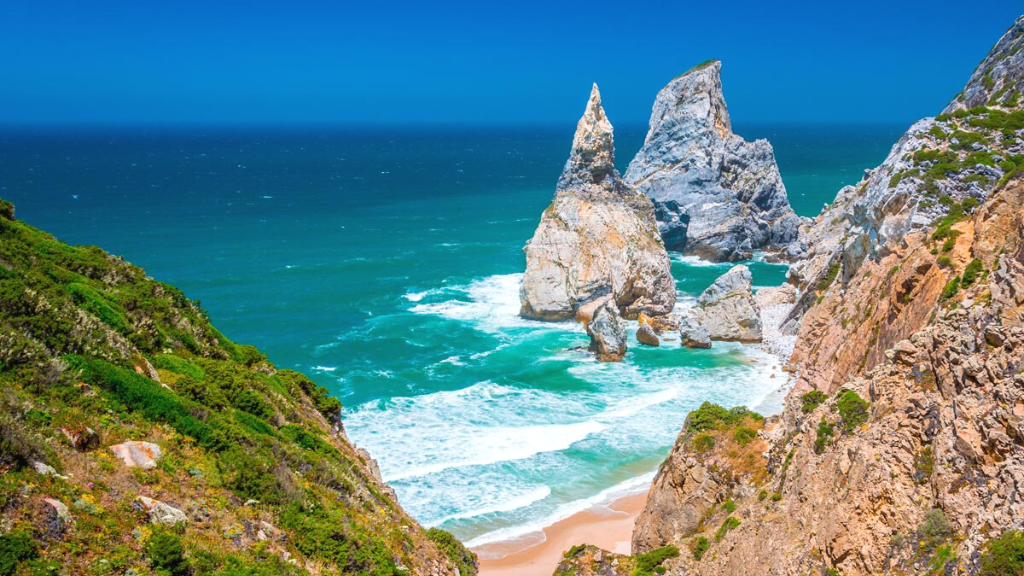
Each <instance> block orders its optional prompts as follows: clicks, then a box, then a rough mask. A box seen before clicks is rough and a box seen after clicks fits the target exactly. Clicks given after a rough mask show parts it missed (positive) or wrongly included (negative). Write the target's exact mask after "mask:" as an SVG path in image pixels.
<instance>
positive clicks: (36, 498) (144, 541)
mask: <svg viewBox="0 0 1024 576" xmlns="http://www.w3.org/2000/svg"><path fill="white" fill-rule="evenodd" d="M0 573H2V574H15V573H17V574H170V575H173V576H185V575H190V574H196V575H198V574H213V575H216V576H230V575H236V576H243V575H245V576H263V575H265V576H270V575H274V576H278V575H296V576H298V575H303V574H325V575H326V574H367V575H370V574H372V575H378V576H385V575H386V576H391V575H397V574H419V575H430V576H435V575H437V576H440V575H451V576H456V575H458V576H471V575H472V574H474V573H475V559H474V557H473V556H472V554H470V553H469V552H468V551H466V550H465V549H464V548H463V547H462V545H461V544H459V543H458V542H457V541H456V540H455V539H454V538H452V537H451V535H450V534H448V533H446V532H442V531H440V530H430V531H426V530H424V529H423V528H421V527H420V526H419V525H418V524H417V523H416V522H415V521H414V520H413V519H412V518H410V517H409V516H408V515H407V514H406V513H405V512H404V511H403V510H402V509H401V507H399V505H398V503H397V502H396V501H395V498H394V495H393V493H392V492H391V490H390V489H389V488H388V487H387V485H385V484H384V483H383V482H382V481H381V479H380V476H379V473H378V472H377V468H376V465H375V463H374V462H373V460H372V459H370V457H369V455H368V454H367V453H366V452H365V451H363V450H359V449H357V448H356V447H354V446H353V445H352V444H351V443H350V442H349V441H348V440H347V439H346V437H345V434H344V429H343V427H342V423H341V404H340V403H339V402H338V400H337V399H334V398H331V397H330V396H329V395H328V394H327V391H326V390H325V389H323V388H320V387H318V386H316V385H315V384H314V383H313V382H312V381H310V380H309V379H308V378H306V377H305V376H303V375H301V374H299V373H297V372H293V371H290V370H278V369H277V368H276V367H275V366H274V365H273V364H272V363H271V362H270V361H269V360H268V359H267V358H266V357H265V356H264V355H263V354H261V353H260V352H259V351H258V350H256V349H255V348H253V347H252V346H244V345H238V344H235V343H233V342H231V341H230V340H228V339H227V338H225V337H224V335H223V334H221V333H220V332H218V331H217V330H216V329H215V328H214V327H213V326H212V325H211V324H210V321H209V319H208V318H207V316H206V313H205V312H204V311H203V310H202V309H200V308H199V307H198V305H196V304H195V303H193V302H191V301H190V300H188V299H187V298H186V297H185V296H184V295H183V294H182V293H181V292H180V291H179V290H177V289H175V288H174V287H172V286H168V285H166V284H162V283H159V282H155V281H153V280H151V279H149V278H147V277H146V274H145V273H144V272H143V270H141V269H140V268H137V267H135V266H132V265H131V264H128V263H127V262H124V261H123V260H121V259H119V258H115V257H113V256H110V255H108V254H106V253H105V252H103V251H102V250H100V249H99V248H95V247H73V246H68V245H66V244H63V243H61V242H60V241H58V240H56V239H55V238H53V237H52V236H50V235H48V234H46V233H44V232H41V231H39V230H37V229H35V228H33V227H31V226H28V225H26V224H24V223H22V222H19V221H17V220H15V215H14V208H13V206H11V204H10V203H8V202H6V201H3V200H0Z"/></svg>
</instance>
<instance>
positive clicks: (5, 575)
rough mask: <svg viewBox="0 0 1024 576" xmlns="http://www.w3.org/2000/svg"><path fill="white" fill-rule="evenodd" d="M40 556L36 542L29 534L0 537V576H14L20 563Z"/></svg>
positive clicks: (12, 534)
mask: <svg viewBox="0 0 1024 576" xmlns="http://www.w3.org/2000/svg"><path fill="white" fill-rule="evenodd" d="M38 555H39V553H38V552H37V551H36V545H35V541H34V540H33V539H32V537H30V536H28V535H27V534H21V533H14V532H12V533H11V534H4V535H3V536H0V576H14V574H15V573H16V572H17V570H18V564H19V563H20V562H23V561H25V560H32V559H34V558H36V557H37V556H38Z"/></svg>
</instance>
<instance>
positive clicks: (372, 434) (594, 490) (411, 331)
mask: <svg viewBox="0 0 1024 576" xmlns="http://www.w3.org/2000/svg"><path fill="white" fill-rule="evenodd" d="M738 130H739V131H740V133H742V134H743V135H744V136H747V137H768V138H770V139H771V140H772V142H773V144H774V145H775V148H776V153H777V156H778V160H779V163H780V167H781V169H782V172H783V178H784V180H785V182H786V184H787V187H788V188H789V191H790V197H791V199H792V201H793V204H794V206H795V208H796V209H797V211H798V212H800V213H802V214H805V215H812V214H814V213H816V212H817V211H818V210H819V209H820V207H821V205H822V204H823V203H824V202H827V201H830V200H831V199H832V198H833V197H834V195H835V192H836V191H837V190H838V188H839V186H840V185H842V184H846V183H855V182H856V181H857V180H859V179H860V177H861V174H862V171H863V169H864V168H868V167H872V166H874V165H877V164H878V163H879V162H880V161H881V160H882V159H883V158H884V156H885V154H886V152H887V151H888V148H889V147H890V145H891V144H892V143H893V142H894V141H895V139H896V138H897V137H898V135H899V133H901V132H902V130H903V127H900V126H892V127H800V126H750V127H743V126H739V127H738ZM616 135H617V143H618V149H619V151H620V153H619V161H620V164H622V165H623V168H624V164H625V162H628V159H629V156H630V155H631V153H632V151H633V150H636V149H638V148H639V146H640V144H641V142H642V139H643V129H642V128H640V127H636V128H626V129H622V128H620V129H618V130H617V133H616ZM571 136H572V126H565V127H558V128H536V129H488V130H485V129H459V130H455V129H451V130H443V129H431V130H426V129H424V130H412V129H405V130H312V129H308V130H279V129H276V130H256V129H249V130H242V129H230V130H229V129H222V130H213V129H208V130H196V129H192V130H186V129H181V130H155V131H140V130H129V129H116V130H115V129H111V130H95V129H94V130H89V131H53V130H38V131H32V130H24V129H19V130H17V131H13V130H7V131H2V132H0V196H2V197H5V198H7V199H10V200H12V201H13V202H15V204H16V205H17V209H18V215H19V217H20V218H22V219H24V220H26V221H28V222H30V223H32V224H34V225H36V226H39V227H42V228H44V229H47V230H49V231H51V232H53V233H54V234H55V235H57V236H58V237H60V238H62V239H63V240H66V241H69V242H73V243H85V244H98V245H100V246H103V247H104V248H105V249H107V250H109V251H111V252H113V253H115V254H121V255H124V256H125V257H126V258H127V259H128V260H130V261H132V262H134V263H136V264H139V265H141V266H143V267H144V268H146V270H147V271H148V272H149V273H150V274H151V275H152V276H154V277H156V278H158V279H161V280H164V281H167V282H170V283H172V284H175V285H177V286H179V287H180V288H182V289H183V290H184V291H185V292H186V294H188V295H189V296H191V297H192V298H194V299H199V300H201V302H202V305H203V307H204V308H206V309H207V310H208V311H209V312H210V315H211V317H212V318H213V320H214V322H215V323H216V324H217V326H218V327H220V328H221V330H222V331H224V332H225V333H226V334H227V335H228V336H229V337H231V338H233V339H235V340H238V341H241V342H248V343H252V344H255V345H257V346H259V347H260V348H261V349H262V350H264V351H265V352H266V353H267V354H268V355H269V356H270V358H271V359H272V360H273V361H274V362H275V363H277V364H278V365H279V366H282V367H291V368H296V369H298V370H301V371H304V372H306V373H307V374H309V375H310V376H312V377H313V378H315V379H316V380H317V381H318V382H319V383H321V384H323V385H325V386H327V387H328V388H330V389H331V390H332V391H333V392H334V393H335V394H336V395H338V396H339V397H340V398H341V400H342V402H343V403H344V404H345V424H346V427H347V429H348V433H349V435H350V437H351V438H352V439H353V440H354V441H355V442H356V443H357V444H359V445H360V446H363V447H366V448H368V449H369V450H370V451H371V453H372V454H373V455H374V456H375V457H376V458H377V459H378V460H379V462H380V465H381V470H382V473H383V475H384V476H385V479H387V480H388V481H389V482H390V483H391V484H392V485H393V486H394V487H395V489H396V491H397V493H398V495H399V498H400V501H401V503H402V504H403V505H404V506H405V507H406V508H407V509H408V510H409V511H410V512H411V513H412V514H413V515H414V516H415V517H416V518H417V519H419V520H420V521H421V522H423V523H424V524H427V525H440V526H442V527H444V528H446V529H449V530H451V531H453V532H454V533H456V534H457V535H458V536H460V537H461V538H463V539H465V540H468V541H470V542H471V543H472V544H482V543H486V542H490V541H496V540H502V539H507V538H510V537H516V536H521V535H524V534H528V533H530V532H531V530H534V529H536V528H538V527H540V526H543V525H544V524H547V523H549V522H551V521H553V520H555V519H558V518H560V517H564V516H567V515H569V514H571V513H572V512H575V511H577V510H580V509H583V508H586V507H589V506H592V505H594V504H599V503H601V502H603V501H607V500H609V499H611V498H613V497H615V496H617V495H622V494H626V493H630V492H634V491H637V490H640V489H642V488H643V487H644V486H645V485H646V484H647V483H648V482H649V479H650V477H651V475H652V473H653V471H654V470H655V468H656V467H657V465H658V463H659V462H660V461H661V460H662V459H663V458H664V456H665V454H666V453H667V450H668V448H669V446H670V445H671V443H672V441H673V440H674V439H675V436H676V434H677V433H678V431H679V428H680V426H681V425H682V422H683V419H684V418H685V415H686V413H687V412H688V411H689V410H691V409H692V408H694V407H695V406H697V405H698V404H699V403H700V402H702V401H704V400H713V401H716V402H719V403H722V404H725V405H736V404H746V405H750V406H755V407H759V408H760V409H762V410H766V411H770V410H771V409H772V408H773V401H772V400H771V399H770V397H769V394H770V392H772V391H773V390H775V389H776V388H778V387H779V385H780V384H781V383H782V381H783V380H782V376H781V374H780V373H779V370H778V367H777V366H775V365H774V364H775V361H774V359H772V358H770V357H768V356H767V355H765V354H762V353H760V352H758V351H757V350H756V349H754V348H751V347H743V346H740V345H716V346H715V348H713V349H712V350H710V351H692V350H686V349H682V348H679V347H677V346H675V345H673V343H671V342H670V343H666V345H665V346H663V347H662V348H659V349H650V348H640V347H637V346H633V347H631V349H630V352H629V354H628V356H627V358H626V361H625V362H623V363H621V364H599V363H596V362H594V361H593V360H592V358H591V357H590V356H589V355H588V354H586V353H584V352H581V351H578V350H575V348H576V347H579V346H585V345H586V343H587V338H586V336H585V334H583V333H582V331H581V330H580V328H579V327H578V326H575V325H572V324H542V323H537V322H530V321H525V320H522V319H520V318H518V316H517V312H518V282H519V278H520V276H519V274H520V273H521V271H522V269H523V266H524V259H523V254H522V246H523V244H524V242H525V241H526V240H527V239H528V238H529V237H530V236H531V235H532V233H533V229H534V227H535V226H536V223H537V221H538V219H539V215H540V213H541V211H542V210H543V209H544V207H545V206H546V205H547V204H548V203H549V202H550V200H551V196H552V194H553V188H554V183H555V181H556V179H557V177H558V174H559V172H560V170H561V167H562V164H563V162H564V160H565V157H566V154H567V152H568V149H569V144H570V141H571ZM673 259H674V264H673V274H674V276H675V278H676V280H677V284H678V288H679V292H680V301H681V305H682V306H686V305H687V303H689V302H692V300H693V298H694V297H695V296H696V295H697V294H699V293H700V291H701V290H703V289H704V288H705V287H706V286H707V285H709V284H710V283H711V282H712V281H713V280H714V278H715V277H717V276H718V275H719V274H721V273H723V272H724V271H725V270H727V269H728V266H727V265H726V266H710V265H704V264H702V263H700V262H698V261H695V260H693V259H687V258H681V257H679V256H678V255H675V256H674V257H673ZM751 267H752V269H753V273H754V283H755V284H756V285H760V286H767V285H772V284H778V283H780V282H782V281H783V279H784V276H785V267H783V266H778V265H771V264H766V263H763V262H753V263H751ZM773 375H774V376H775V377H773ZM766 398H767V399H768V400H766Z"/></svg>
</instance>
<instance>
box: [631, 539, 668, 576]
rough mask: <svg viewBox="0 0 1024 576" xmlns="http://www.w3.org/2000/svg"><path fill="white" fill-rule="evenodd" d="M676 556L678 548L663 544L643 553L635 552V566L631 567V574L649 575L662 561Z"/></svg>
mask: <svg viewBox="0 0 1024 576" xmlns="http://www.w3.org/2000/svg"><path fill="white" fill-rule="evenodd" d="M678 556H679V548H676V547H675V546H665V547H663V548H658V549H656V550H651V551H650V552H646V553H644V554H637V555H636V557H635V558H636V567H635V568H633V574H632V576H651V575H652V574H654V571H655V569H656V568H658V567H659V566H661V563H662V562H664V561H665V560H668V559H669V558H676V557H678Z"/></svg>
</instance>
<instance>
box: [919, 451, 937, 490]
mask: <svg viewBox="0 0 1024 576" xmlns="http://www.w3.org/2000/svg"><path fill="white" fill-rule="evenodd" d="M934 469H935V456H934V455H933V454H932V448H931V446H925V447H924V448H922V449H921V450H919V451H918V452H917V454H915V455H914V470H915V472H914V477H915V478H916V479H917V481H918V482H919V483H921V484H927V483H928V479H929V478H931V476H932V470H934Z"/></svg>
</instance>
